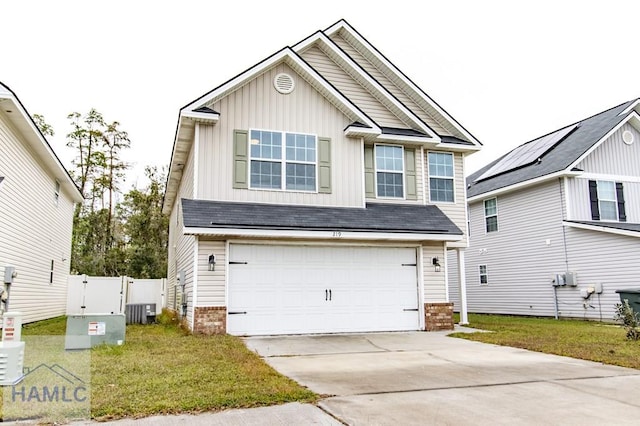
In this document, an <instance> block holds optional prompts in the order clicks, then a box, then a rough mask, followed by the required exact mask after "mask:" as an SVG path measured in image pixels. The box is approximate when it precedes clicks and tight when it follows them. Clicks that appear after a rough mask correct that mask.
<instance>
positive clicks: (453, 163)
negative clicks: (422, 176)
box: [426, 151, 484, 206]
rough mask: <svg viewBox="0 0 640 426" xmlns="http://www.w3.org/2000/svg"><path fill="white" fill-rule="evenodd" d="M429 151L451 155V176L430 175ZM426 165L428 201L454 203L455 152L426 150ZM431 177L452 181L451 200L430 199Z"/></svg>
mask: <svg viewBox="0 0 640 426" xmlns="http://www.w3.org/2000/svg"><path fill="white" fill-rule="evenodd" d="M431 153H434V154H449V155H451V166H452V168H453V176H451V177H449V176H432V175H431V168H430V167H429V154H431ZM426 166H427V186H428V190H429V202H430V203H433V204H455V203H456V198H457V197H456V156H455V154H454V153H453V152H449V151H427V161H426ZM432 177H433V178H436V179H451V181H452V182H453V201H433V200H432V199H431V178H432ZM483 206H484V204H483Z"/></svg>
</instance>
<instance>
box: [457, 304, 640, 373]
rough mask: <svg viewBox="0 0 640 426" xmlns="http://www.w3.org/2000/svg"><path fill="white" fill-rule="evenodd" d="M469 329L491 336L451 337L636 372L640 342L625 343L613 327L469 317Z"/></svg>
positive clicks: (618, 328) (522, 318)
mask: <svg viewBox="0 0 640 426" xmlns="http://www.w3.org/2000/svg"><path fill="white" fill-rule="evenodd" d="M469 327H473V328H478V329H482V330H490V331H493V333H471V334H467V333H455V334H453V336H455V337H459V338H462V339H468V340H475V341H477V342H484V343H493V344H496V345H503V346H513V347H516V348H523V349H529V350H532V351H537V352H544V353H549V354H556V355H564V356H570V357H573V358H580V359H586V360H590V361H596V362H602V363H605V364H612V365H619V366H622V367H631V368H638V369H640V342H639V341H630V340H627V339H626V338H625V331H624V329H623V328H621V327H619V326H617V325H613V324H605V323H599V322H593V321H583V320H568V319H560V320H555V319H550V318H531V317H515V316H506V315H480V314H470V315H469Z"/></svg>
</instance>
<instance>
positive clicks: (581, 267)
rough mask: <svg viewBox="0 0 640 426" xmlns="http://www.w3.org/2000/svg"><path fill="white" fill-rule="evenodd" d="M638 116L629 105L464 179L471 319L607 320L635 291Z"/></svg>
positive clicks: (638, 265)
mask: <svg viewBox="0 0 640 426" xmlns="http://www.w3.org/2000/svg"><path fill="white" fill-rule="evenodd" d="M639 113H640V101H639V100H633V101H629V102H626V103H624V104H622V105H619V106H617V107H614V108H611V109H609V110H607V111H604V112H601V113H599V114H596V115H594V116H592V117H589V118H587V119H584V120H582V121H579V122H578V123H575V124H572V125H570V126H567V127H564V128H562V129H560V130H557V131H555V132H553V133H550V134H548V135H545V136H542V137H540V138H538V139H535V140H533V141H530V142H527V143H525V144H524V145H521V146H520V147H518V148H516V149H514V150H513V151H511V152H510V153H508V154H506V155H505V156H503V157H502V158H499V159H497V160H496V161H494V162H492V163H490V164H488V165H487V166H485V167H483V168H481V169H480V170H478V171H477V172H475V173H473V174H472V175H471V176H469V177H468V178H467V196H468V203H469V224H470V232H469V233H470V247H469V249H468V251H467V256H466V268H465V269H466V284H467V303H468V311H469V312H482V313H499V314H518V315H539V316H558V317H580V318H583V317H586V318H592V319H602V320H609V321H610V320H612V318H613V314H614V305H615V304H616V303H619V301H620V300H619V297H618V294H616V292H615V291H616V290H617V289H621V288H629V287H635V288H640V279H639V278H640V261H639V260H640V239H639V238H640V133H639V132H638V130H639V129H640V115H639ZM449 267H450V268H449V272H450V278H451V279H453V280H455V279H456V274H457V271H458V269H457V265H456V259H455V257H454V256H450V257H449ZM450 295H451V300H454V302H455V303H456V304H457V305H458V306H459V305H460V304H462V302H463V300H460V295H459V294H458V292H457V290H456V288H455V287H452V288H450Z"/></svg>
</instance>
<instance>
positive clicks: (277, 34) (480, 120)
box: [0, 0, 640, 187]
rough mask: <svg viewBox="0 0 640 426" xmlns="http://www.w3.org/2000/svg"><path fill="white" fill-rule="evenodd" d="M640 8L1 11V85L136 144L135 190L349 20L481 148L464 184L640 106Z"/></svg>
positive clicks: (191, 6)
mask: <svg viewBox="0 0 640 426" xmlns="http://www.w3.org/2000/svg"><path fill="white" fill-rule="evenodd" d="M639 17H640V2H638V1H626V0H624V1H623V0H607V1H606V2H604V1H564V0H555V1H547V0H539V1H535V2H532V1H495V0H483V1H477V0H476V1H473V0H471V1H466V0H465V1H462V0H460V1H456V0H447V1H444V0H442V1H429V0H423V1H416V0H409V1H405V0H393V1H385V2H380V1H366V2H365V1H347V0H339V1H334V0H325V1H322V2H302V1H299V0H297V1H271V2H268V1H264V0H263V1H243V0H235V1H198V0H180V1H161V0H156V1H146V0H135V1H133V0H127V1H121V0H109V1H100V0H95V1H87V0H83V1H66V0H56V1H33V0H21V1H10V0H0V22H1V24H0V30H1V33H2V34H4V40H3V41H2V43H1V44H0V81H1V82H3V83H4V84H6V85H7V86H9V87H10V88H11V89H12V90H13V91H14V92H15V93H16V94H17V96H18V98H19V99H20V100H21V101H22V103H23V104H24V105H25V107H26V108H27V110H28V111H29V113H31V114H34V113H37V114H41V115H43V116H44V117H45V120H46V121H47V122H48V123H49V124H51V125H52V126H53V128H54V130H55V132H56V134H55V136H54V137H50V138H49V142H50V144H51V146H52V147H53V149H54V151H55V152H56V153H57V155H58V156H59V157H60V159H61V160H62V162H63V164H65V166H67V167H70V166H71V159H72V158H73V151H71V149H70V148H67V147H66V146H65V143H66V134H67V133H68V132H69V131H70V129H71V127H70V123H69V120H68V119H67V115H68V114H69V113H71V112H74V111H77V112H80V113H86V112H87V111H89V109H90V108H95V109H97V110H98V111H100V112H101V113H102V114H103V115H104V117H105V119H106V120H107V121H108V122H112V121H118V122H120V124H121V128H122V129H123V130H126V131H127V132H128V133H129V137H130V139H131V145H132V147H131V149H130V150H129V151H128V152H127V153H126V154H125V156H124V157H125V160H126V161H128V162H129V163H131V169H130V170H129V172H128V176H127V182H126V185H127V186H129V187H130V186H133V185H143V184H144V178H143V175H144V173H143V171H144V167H145V166H147V165H151V166H163V165H164V166H168V164H169V161H170V157H171V150H172V146H173V141H174V136H175V129H176V124H177V119H178V112H179V110H180V108H181V107H183V106H184V105H186V104H188V103H190V102H191V101H192V100H194V99H196V98H198V97H199V96H201V95H203V94H204V93H206V92H208V91H209V90H211V89H213V88H215V87H217V86H218V85H220V84H221V83H223V82H225V81H227V80H228V79H229V78H231V77H234V76H235V75H237V74H238V73H240V72H242V71H244V70H245V69H247V68H249V67H251V66H253V65H254V64H256V63H257V62H259V61H261V60H262V59H264V58H266V57H267V56H269V55H271V54H272V53H274V52H276V51H278V50H280V49H281V48H282V47H284V46H291V45H293V44H295V43H296V42H298V41H300V40H302V39H303V38H305V37H307V36H308V35H310V34H312V33H314V32H315V31H317V30H320V29H325V28H327V27H329V26H330V25H332V24H333V23H335V22H336V21H338V20H339V19H346V20H347V21H348V22H349V23H350V24H351V25H352V26H353V27H354V28H355V29H356V30H357V31H359V32H360V33H361V34H362V35H363V36H364V37H365V38H367V39H368V40H369V42H371V43H372V44H373V45H374V46H375V47H376V48H378V50H380V51H381V52H382V53H383V54H384V55H385V56H386V57H387V58H388V59H390V60H391V62H393V63H394V64H395V65H396V66H397V67H398V68H399V69H400V70H402V71H403V72H404V73H405V74H406V75H407V76H409V78H411V79H412V80H413V81H414V82H415V83H416V84H417V85H418V86H420V87H421V88H422V89H423V90H424V91H425V92H426V93H427V94H429V96H431V98H432V99H434V100H435V101H436V102H438V104H440V106H441V107H443V108H444V109H445V110H446V111H447V112H448V113H449V114H450V115H452V116H453V117H454V118H455V119H456V120H457V121H458V122H459V123H461V124H462V125H463V126H464V127H465V128H466V129H467V130H468V131H470V132H471V133H472V134H473V135H474V136H475V137H476V138H477V139H479V140H480V141H481V142H482V143H483V145H484V147H483V149H482V150H481V151H480V152H478V153H475V154H473V155H471V156H469V157H468V158H467V160H466V165H465V167H466V174H467V175H468V174H470V173H472V172H473V171H475V170H477V169H479V168H480V167H482V166H484V165H486V164H487V163H489V162H490V161H492V160H494V159H496V158H498V157H499V156H501V155H503V154H505V153H507V152H509V151H510V150H512V149H513V148H515V147H516V146H518V145H520V144H522V143H524V142H526V141H529V140H531V139H534V138H536V137H538V136H541V135H543V134H546V133H549V132H551V131H553V130H556V129H558V128H560V127H563V126H565V125H568V124H571V123H573V122H576V121H578V120H580V119H583V118H586V117H588V116H590V115H593V114H595V113H598V112H600V111H603V110H605V109H608V108H610V107H613V106H616V105H618V104H621V103H623V102H625V101H627V100H630V99H634V98H636V97H640V84H639V83H638V81H640V80H638V78H637V77H636V74H637V71H638V70H639V69H640V56H639V55H638V51H637V45H638V19H639Z"/></svg>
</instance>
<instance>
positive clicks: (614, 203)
mask: <svg viewBox="0 0 640 426" xmlns="http://www.w3.org/2000/svg"><path fill="white" fill-rule="evenodd" d="M598 210H600V220H613V221H615V220H618V199H617V198H616V184H615V182H611V181H606V180H599V181H598Z"/></svg>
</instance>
